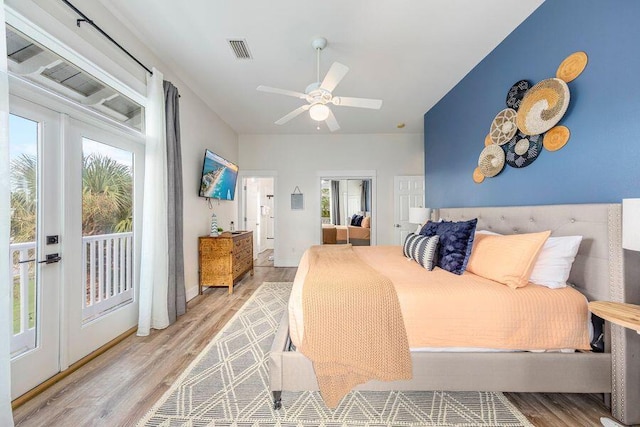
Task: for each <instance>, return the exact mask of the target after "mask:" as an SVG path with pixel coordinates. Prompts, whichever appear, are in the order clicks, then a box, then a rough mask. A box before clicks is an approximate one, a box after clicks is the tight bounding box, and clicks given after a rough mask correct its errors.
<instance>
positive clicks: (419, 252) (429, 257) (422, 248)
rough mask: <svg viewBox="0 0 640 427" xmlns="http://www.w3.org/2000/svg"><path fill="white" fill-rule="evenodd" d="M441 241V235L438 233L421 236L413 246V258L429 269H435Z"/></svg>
mask: <svg viewBox="0 0 640 427" xmlns="http://www.w3.org/2000/svg"><path fill="white" fill-rule="evenodd" d="M439 241H440V236H438V235H437V234H436V235H435V236H431V237H425V236H420V238H419V239H418V241H417V243H416V244H415V246H414V248H413V259H414V260H415V261H416V262H417V263H418V264H420V265H421V266H423V267H424V268H426V269H427V270H428V271H431V270H433V267H434V265H435V261H436V259H435V258H436V250H437V249H438V242H439Z"/></svg>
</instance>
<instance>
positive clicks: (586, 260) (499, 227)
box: [436, 204, 623, 301]
mask: <svg viewBox="0 0 640 427" xmlns="http://www.w3.org/2000/svg"><path fill="white" fill-rule="evenodd" d="M436 213H437V214H438V215H439V217H440V218H441V219H443V220H447V221H460V220H468V219H472V218H478V225H477V229H478V230H490V231H494V232H496V233H501V234H516V233H533V232H536V231H544V230H551V235H552V236H583V238H582V243H581V244H580V250H579V251H578V255H577V257H576V260H575V262H574V263H573V267H572V269H571V276H570V277H569V281H570V282H571V283H572V284H573V285H575V286H576V288H578V289H580V291H581V292H582V293H583V294H584V295H586V296H587V298H588V299H589V300H612V299H613V300H617V301H622V300H623V299H622V292H623V291H622V274H623V272H622V237H621V207H620V205H619V204H585V205H549V206H513V207H483V208H446V209H439V210H438V212H436ZM616 293H619V296H620V298H619V299H618V298H615V297H616V295H615V294H616Z"/></svg>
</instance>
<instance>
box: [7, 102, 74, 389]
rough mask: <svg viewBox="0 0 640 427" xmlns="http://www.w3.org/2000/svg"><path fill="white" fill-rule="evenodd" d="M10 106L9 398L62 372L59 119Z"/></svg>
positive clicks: (26, 105)
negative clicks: (10, 290) (11, 316)
mask: <svg viewBox="0 0 640 427" xmlns="http://www.w3.org/2000/svg"><path fill="white" fill-rule="evenodd" d="M10 105H11V114H10V118H9V156H10V162H11V168H10V171H11V172H10V181H11V225H10V227H11V234H10V245H9V247H10V251H9V253H10V256H11V260H10V262H11V264H12V277H11V278H8V279H10V282H9V283H10V285H11V286H12V288H13V336H12V340H11V356H12V363H11V376H12V379H13V381H12V396H13V398H15V397H17V396H20V395H21V394H23V393H25V392H26V391H28V390H30V389H31V388H33V387H35V386H36V385H38V384H40V383H41V382H42V381H44V380H46V379H47V378H49V377H51V376H53V375H55V374H56V373H57V372H59V371H60V359H59V353H60V327H59V319H60V296H61V273H62V270H61V267H62V263H61V262H58V261H60V260H59V259H58V257H60V256H61V252H62V249H61V248H62V246H61V244H60V240H59V239H60V235H61V233H62V216H61V207H62V205H61V199H60V195H61V187H62V183H61V180H60V174H59V173H58V172H59V171H58V166H57V165H58V164H59V163H60V159H61V152H60V144H59V138H60V126H59V117H58V116H59V115H58V114H57V113H55V112H54V111H51V110H48V109H46V108H44V107H41V106H38V105H35V104H32V103H29V102H26V101H23V100H20V99H18V98H15V97H11V100H10ZM56 237H57V239H58V240H56ZM48 257H49V258H48ZM47 258H48V259H49V261H47Z"/></svg>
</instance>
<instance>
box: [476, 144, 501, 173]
mask: <svg viewBox="0 0 640 427" xmlns="http://www.w3.org/2000/svg"><path fill="white" fill-rule="evenodd" d="M504 157H505V156H504V150H503V149H502V147H501V146H499V145H497V144H492V145H489V146H488V147H484V150H482V153H480V157H478V168H479V169H480V172H482V175H484V176H485V177H487V178H492V177H494V176H496V175H498V174H499V173H500V172H501V171H502V169H503V168H504Z"/></svg>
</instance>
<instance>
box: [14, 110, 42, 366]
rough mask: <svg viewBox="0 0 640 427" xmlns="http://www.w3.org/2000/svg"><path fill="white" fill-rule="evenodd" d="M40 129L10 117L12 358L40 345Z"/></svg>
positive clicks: (34, 124) (34, 123)
mask: <svg viewBox="0 0 640 427" xmlns="http://www.w3.org/2000/svg"><path fill="white" fill-rule="evenodd" d="M38 128H39V124H38V122H36V121H33V120H29V119H26V118H24V117H20V116H17V115H14V114H11V115H10V116H9V158H10V169H9V174H10V178H9V180H10V183H11V227H10V244H9V253H10V256H11V262H12V270H11V271H12V277H11V283H12V286H13V336H12V338H11V356H12V357H16V356H19V355H21V354H23V353H25V352H27V351H30V350H33V349H34V348H36V345H37V336H36V333H37V328H36V326H37V322H38V320H39V316H37V314H38V313H37V311H36V305H37V303H38V301H37V300H38V295H39V292H38V290H39V283H38V277H37V276H36V263H35V262H34V261H35V259H36V227H37V213H38V139H39V138H38ZM31 260H34V261H31Z"/></svg>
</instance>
